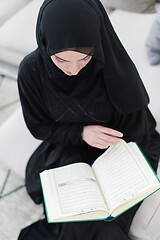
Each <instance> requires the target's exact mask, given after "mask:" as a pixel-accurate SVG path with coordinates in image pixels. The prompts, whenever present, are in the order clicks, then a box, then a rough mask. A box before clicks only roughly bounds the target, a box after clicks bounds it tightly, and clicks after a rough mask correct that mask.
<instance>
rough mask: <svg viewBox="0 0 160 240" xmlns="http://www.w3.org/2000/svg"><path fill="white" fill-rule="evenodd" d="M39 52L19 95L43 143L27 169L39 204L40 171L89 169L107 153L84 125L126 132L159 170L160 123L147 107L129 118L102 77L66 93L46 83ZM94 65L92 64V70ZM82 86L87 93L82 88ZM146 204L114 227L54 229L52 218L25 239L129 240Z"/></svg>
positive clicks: (27, 64) (24, 70) (22, 73)
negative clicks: (88, 137)
mask: <svg viewBox="0 0 160 240" xmlns="http://www.w3.org/2000/svg"><path fill="white" fill-rule="evenodd" d="M37 58H40V56H39V54H38V53H37V52H36V51H35V52H33V53H32V54H30V55H29V56H27V57H26V58H25V59H24V60H23V62H22V63H21V66H20V70H19V78H18V84H19V93H20V98H21V103H22V108H23V112H24V117H25V121H26V124H27V126H28V128H29V129H30V131H31V133H32V134H33V135H34V136H35V137H36V138H38V139H42V140H43V143H42V144H41V145H40V146H39V147H38V148H37V150H36V151H35V152H34V153H33V155H32V156H31V158H30V160H29V162H28V165H27V169H26V187H27V191H28V194H29V195H30V196H31V198H32V199H33V201H34V202H35V203H43V198H42V192H41V186H40V180H39V172H41V171H42V170H44V169H49V168H54V167H58V166H62V165H67V164H70V163H73V162H87V163H89V164H91V163H93V161H94V160H95V159H96V158H97V157H98V156H99V155H100V154H102V153H103V152H104V150H102V149H98V148H94V147H91V146H89V145H88V144H87V143H85V142H84V141H83V140H82V138H81V133H82V130H83V126H86V125H103V126H106V127H109V128H113V129H116V130H119V131H121V132H122V133H123V134H124V137H123V139H124V140H125V141H126V142H129V141H136V142H137V143H138V144H139V146H140V147H141V149H142V151H143V152H144V154H145V155H146V157H147V158H148V161H149V162H150V164H151V165H152V167H153V169H154V170H155V171H156V169H157V164H158V159H159V156H160V136H159V134H158V133H157V132H156V130H155V126H156V123H155V120H154V119H153V117H152V115H151V113H150V111H149V109H148V108H147V107H146V108H144V109H142V110H140V111H137V112H132V113H129V114H120V113H119V112H118V111H117V110H116V109H115V108H114V106H113V105H112V103H111V101H110V98H109V97H108V94H107V89H106V87H105V84H104V79H103V76H102V72H101V71H100V72H99V74H98V75H97V76H98V77H97V78H96V80H94V81H90V82H89V81H88V82H87V84H85V85H84V86H85V88H83V83H81V82H78V83H77V82H72V84H69V83H68V89H66V87H65V89H62V88H61V87H60V86H59V85H58V84H55V82H54V81H51V82H50V84H48V82H45V81H44V78H43V72H39V70H38V67H37V64H36V61H37ZM92 64H93V61H92V62H91V63H90V65H88V66H87V67H86V68H87V71H90V68H91V66H92ZM79 84H82V87H81V91H82V92H81V94H79V91H78V92H77V91H76V89H77V87H78V85H79ZM139 205H140V204H138V205H136V206H134V207H133V208H131V209H130V210H128V211H127V212H125V213H124V214H122V215H121V216H119V217H118V218H117V219H116V220H114V221H112V222H109V223H108V222H105V221H95V222H92V221H89V222H81V223H59V224H48V223H47V221H46V218H45V219H43V220H39V221H38V222H36V223H34V224H32V225H31V226H29V227H27V228H25V229H24V230H22V232H21V234H20V236H19V240H22V239H25V240H33V239H34V240H35V239H37V240H41V239H45V240H50V239H52V240H56V239H57V240H75V239H76V240H81V239H84V240H95V239H96V240H97V239H100V240H103V239H109V240H118V239H122V240H125V239H126V240H127V239H129V238H128V236H127V234H128V231H129V227H130V224H131V222H132V219H133V216H134V214H135V212H136V210H137V209H138V207H139Z"/></svg>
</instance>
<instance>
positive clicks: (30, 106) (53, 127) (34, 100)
mask: <svg viewBox="0 0 160 240" xmlns="http://www.w3.org/2000/svg"><path fill="white" fill-rule="evenodd" d="M39 79H40V77H39V76H38V74H37V71H35V69H34V67H33V65H32V67H31V66H29V67H28V66H27V64H21V65H20V67H19V73H18V89H19V95H20V101H21V105H22V110H23V115H24V119H25V122H26V125H27V127H28V129H29V130H30V132H31V134H32V135H33V136H34V137H35V138H37V139H40V140H43V141H47V142H49V143H50V144H61V145H62V144H63V145H64V146H66V145H69V144H81V143H83V140H82V137H81V133H82V131H83V126H82V125H81V124H66V125H65V124H64V125H63V124H58V123H56V122H54V121H53V119H51V118H50V116H49V113H48V110H47V107H46V106H45V101H44V100H43V99H44V97H43V92H42V86H41V84H42V83H41V81H40V80H39Z"/></svg>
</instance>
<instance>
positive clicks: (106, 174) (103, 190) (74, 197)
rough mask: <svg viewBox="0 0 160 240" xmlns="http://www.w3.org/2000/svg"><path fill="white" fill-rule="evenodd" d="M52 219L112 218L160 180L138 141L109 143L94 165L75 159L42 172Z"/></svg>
mask: <svg viewBox="0 0 160 240" xmlns="http://www.w3.org/2000/svg"><path fill="white" fill-rule="evenodd" d="M40 179H41V185H42V190H43V196H44V202H45V207H46V213H47V217H48V222H65V221H67V222H68V221H85V220H102V219H103V220H104V219H108V220H110V219H112V218H115V217H117V216H118V215H120V214H122V213H123V212H124V211H126V210H127V209H129V208H131V207H132V206H134V205H135V204H137V203H138V202H140V201H141V200H143V199H144V198H146V197H147V196H149V195H150V194H152V193H153V192H155V191H157V190H158V189H160V182H159V180H158V178H157V176H156V174H155V173H154V171H153V170H152V168H151V166H150V165H149V163H148V162H147V160H146V159H145V157H144V156H143V154H142V152H141V150H140V149H139V147H138V146H137V144H136V143H133V142H130V143H126V142H124V141H123V140H122V141H121V142H120V143H118V144H117V145H114V146H111V147H109V148H108V149H107V150H106V151H105V152H104V153H103V154H102V155H101V156H100V157H98V158H97V159H96V160H95V161H94V163H93V165H92V166H90V165H88V164H86V163H82V162H80V163H73V164H70V165H66V166H63V167H59V168H54V169H50V170H45V171H43V172H42V173H40Z"/></svg>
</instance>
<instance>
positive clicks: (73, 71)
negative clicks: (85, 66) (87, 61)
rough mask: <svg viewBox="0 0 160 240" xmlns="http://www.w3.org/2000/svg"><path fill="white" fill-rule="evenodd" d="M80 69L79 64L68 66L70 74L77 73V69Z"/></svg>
mask: <svg viewBox="0 0 160 240" xmlns="http://www.w3.org/2000/svg"><path fill="white" fill-rule="evenodd" d="M80 70H81V67H80V65H79V64H77V63H76V64H72V65H71V66H69V67H68V71H69V72H70V73H71V74H72V75H77V74H78V73H79V71H80Z"/></svg>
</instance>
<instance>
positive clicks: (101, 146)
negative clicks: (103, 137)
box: [94, 143, 109, 149]
mask: <svg viewBox="0 0 160 240" xmlns="http://www.w3.org/2000/svg"><path fill="white" fill-rule="evenodd" d="M94 147H96V148H100V149H107V148H108V147H109V145H108V146H107V145H105V146H104V145H101V144H99V143H96V144H95V146H94Z"/></svg>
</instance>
